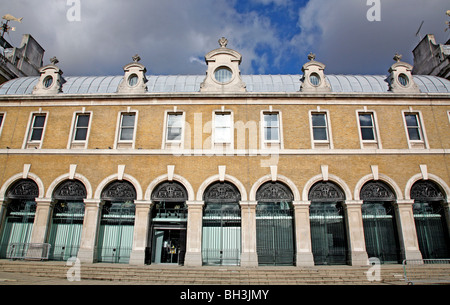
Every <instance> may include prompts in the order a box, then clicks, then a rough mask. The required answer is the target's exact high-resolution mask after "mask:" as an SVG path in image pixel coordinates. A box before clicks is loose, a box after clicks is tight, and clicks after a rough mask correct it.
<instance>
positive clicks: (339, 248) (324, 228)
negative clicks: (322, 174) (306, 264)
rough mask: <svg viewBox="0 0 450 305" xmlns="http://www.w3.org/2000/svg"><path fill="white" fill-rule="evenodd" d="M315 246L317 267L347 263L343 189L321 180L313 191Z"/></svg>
mask: <svg viewBox="0 0 450 305" xmlns="http://www.w3.org/2000/svg"><path fill="white" fill-rule="evenodd" d="M308 200H310V201H311V205H310V212H309V220H310V224H311V246H312V252H313V256H314V264H316V265H342V264H346V263H347V254H348V245H347V234H346V232H345V221H344V209H343V207H342V204H343V202H344V201H345V195H344V192H343V190H342V189H341V188H340V187H339V186H338V185H337V184H335V183H333V182H331V181H320V182H317V183H316V184H314V185H313V186H312V187H311V189H310V190H309V194H308Z"/></svg>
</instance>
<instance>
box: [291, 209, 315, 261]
mask: <svg viewBox="0 0 450 305" xmlns="http://www.w3.org/2000/svg"><path fill="white" fill-rule="evenodd" d="M293 205H294V214H295V217H294V218H295V238H296V243H295V244H296V247H297V249H296V250H297V251H296V253H297V258H296V264H297V266H314V257H313V254H312V245H311V227H310V221H309V206H310V205H311V201H294V202H293Z"/></svg>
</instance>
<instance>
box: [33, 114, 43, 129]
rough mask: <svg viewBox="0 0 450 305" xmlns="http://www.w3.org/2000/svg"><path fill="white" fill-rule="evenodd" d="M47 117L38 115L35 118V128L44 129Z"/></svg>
mask: <svg viewBox="0 0 450 305" xmlns="http://www.w3.org/2000/svg"><path fill="white" fill-rule="evenodd" d="M44 123H45V115H37V116H35V117H34V125H33V127H44Z"/></svg>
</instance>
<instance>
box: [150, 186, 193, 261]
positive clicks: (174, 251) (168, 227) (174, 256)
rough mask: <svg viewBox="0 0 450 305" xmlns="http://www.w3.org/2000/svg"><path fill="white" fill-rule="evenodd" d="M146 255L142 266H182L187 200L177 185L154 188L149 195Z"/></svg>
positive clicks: (184, 249)
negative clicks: (150, 212) (151, 203)
mask: <svg viewBox="0 0 450 305" xmlns="http://www.w3.org/2000/svg"><path fill="white" fill-rule="evenodd" d="M151 198H152V201H153V204H154V205H153V209H152V218H151V226H150V228H151V229H150V234H149V237H150V240H149V243H148V244H149V245H151V247H150V249H149V250H150V252H149V251H147V253H149V255H148V257H147V258H146V263H147V264H149V263H154V264H179V265H182V264H183V263H184V256H185V253H186V224H187V207H186V201H187V199H188V196H187V191H186V188H185V187H184V186H183V185H182V184H181V183H179V182H177V181H166V182H162V183H160V184H158V185H157V186H156V187H155V189H154V191H153V192H152V197H151Z"/></svg>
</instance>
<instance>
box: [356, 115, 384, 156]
mask: <svg viewBox="0 0 450 305" xmlns="http://www.w3.org/2000/svg"><path fill="white" fill-rule="evenodd" d="M360 114H370V115H371V116H372V128H373V136H374V140H363V137H362V132H361V122H360V119H359V115H360ZM356 122H357V123H358V134H359V144H360V147H361V149H364V148H366V149H371V148H372V149H374V148H375V149H381V148H382V145H381V137H380V131H379V128H378V119H377V113H376V111H374V110H370V109H367V107H364V109H359V110H356Z"/></svg>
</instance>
